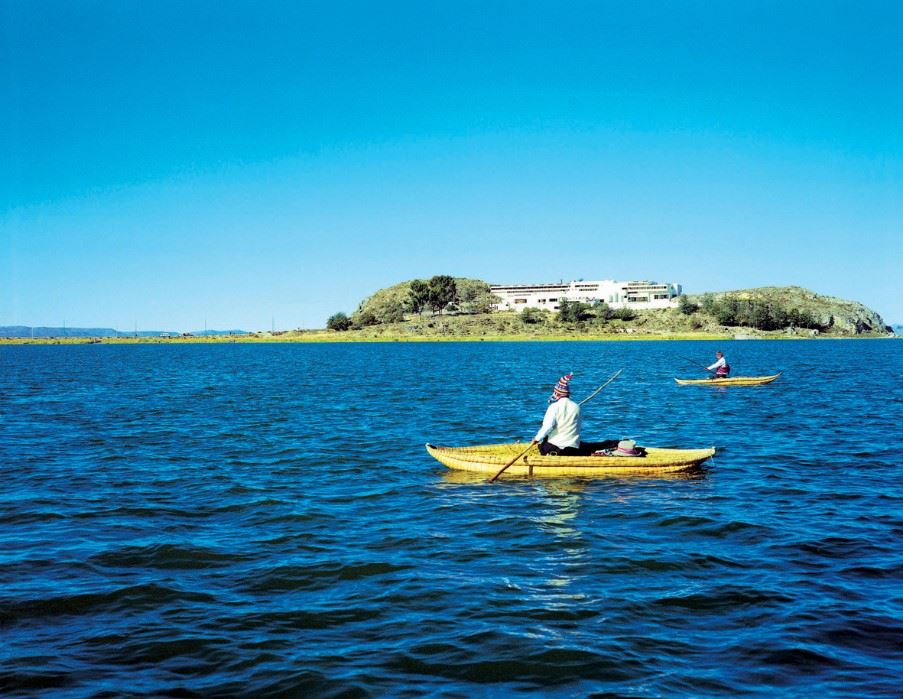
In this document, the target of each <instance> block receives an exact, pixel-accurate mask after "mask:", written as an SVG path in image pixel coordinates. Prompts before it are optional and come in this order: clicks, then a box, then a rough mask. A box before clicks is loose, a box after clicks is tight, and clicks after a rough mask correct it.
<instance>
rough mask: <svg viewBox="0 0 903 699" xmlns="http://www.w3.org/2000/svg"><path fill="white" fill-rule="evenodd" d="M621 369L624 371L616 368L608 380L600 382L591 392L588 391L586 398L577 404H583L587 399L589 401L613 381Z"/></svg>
mask: <svg viewBox="0 0 903 699" xmlns="http://www.w3.org/2000/svg"><path fill="white" fill-rule="evenodd" d="M622 371H624V370H623V369H618V370H617V371H616V372H615V375H614V376H612V377H611V378H610V379H609V380H608V381H606V382H605V383H604V384H602V385H601V386H599V388H597V389H596V390H595V391H593V392H592V393H590V394H589V395H588V396H587V397H586V398H584V399H583V400H582V401H580V403H579V404H580V405H583V404H584V403H586V402H587V401H589V400H590V399H591V398H595V397H596V396H597V395H598V394H599V391H601V390H602V389H603V388H605V387H606V386H607V385H608V384H610V383H611V382H612V381H614V380H615V379H616V378H618V377H619V376H620V375H621V372H622Z"/></svg>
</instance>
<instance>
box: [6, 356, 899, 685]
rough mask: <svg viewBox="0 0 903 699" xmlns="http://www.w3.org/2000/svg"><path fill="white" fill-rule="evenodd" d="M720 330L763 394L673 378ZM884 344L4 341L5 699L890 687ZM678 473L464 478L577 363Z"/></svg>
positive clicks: (891, 583) (610, 412) (608, 407)
mask: <svg viewBox="0 0 903 699" xmlns="http://www.w3.org/2000/svg"><path fill="white" fill-rule="evenodd" d="M718 347H721V348H723V349H724V350H725V352H726V353H727V356H728V359H729V360H730V361H731V364H732V365H733V367H734V370H735V373H740V374H753V375H758V374H767V373H773V372H774V371H778V370H782V371H784V375H783V376H782V377H781V378H780V379H779V380H778V381H777V382H775V383H774V384H771V385H769V386H762V387H753V388H721V389H719V388H710V387H690V386H684V387H679V386H677V385H676V384H674V382H673V380H672V377H674V376H685V377H694V376H698V375H700V373H701V372H699V371H697V370H694V368H693V367H692V366H691V365H690V364H688V363H687V362H686V361H685V359H683V358H685V357H690V358H693V359H696V360H698V361H699V362H708V361H711V359H712V355H713V352H714V350H715V349H716V348H718ZM901 355H903V343H901V342H898V341H814V342H813V341H809V342H767V341H762V342H759V341H755V342H726V343H720V344H718V345H716V344H714V343H710V342H624V343H612V342H609V343H589V342H587V343H523V344H522V343H465V344H454V343H451V344H416V345H410V344H374V345H358V344H354V345H315V346H308V345H253V346H252V345H241V344H233V345H229V344H226V345H216V346H202V345H193V346H192V345H188V346H175V345H163V346H155V345H147V346H137V347H122V346H111V345H94V346H88V345H85V346H71V347H65V346H60V347H57V346H26V347H4V348H0V366H2V367H3V371H2V374H0V467H2V469H3V479H2V482H0V693H5V694H12V695H46V694H52V695H53V696H62V697H88V696H225V695H258V696H266V695H270V696H291V695H295V696H423V695H436V696H450V697H451V696H461V697H472V696H508V695H514V694H519V693H524V694H526V693H535V692H536V691H537V690H540V691H541V693H542V695H544V696H561V697H568V696H578V697H580V696H588V695H592V694H597V695H599V696H624V697H660V696H669V697H670V696H694V697H698V696H735V695H745V696H769V697H770V696H775V695H780V696H800V697H804V696H806V697H808V696H814V695H820V696H850V697H862V696H882V697H883V696H887V697H891V696H900V678H901V677H903V547H901V541H903V489H901V485H900V484H901V458H900V453H901V452H900V449H899V446H900V443H901V441H903V440H901V437H903V428H901V424H903V386H901V378H903V371H901V367H903V362H901ZM622 367H623V368H624V373H623V374H622V375H621V377H620V378H619V379H618V380H617V381H615V382H614V383H613V384H612V385H611V386H609V387H608V388H607V389H605V391H604V392H603V393H601V394H600V395H599V396H598V397H597V398H595V399H594V400H593V401H592V402H591V403H589V404H588V405H587V406H586V417H585V425H584V426H585V432H586V437H587V438H591V439H603V438H611V437H633V438H635V439H637V441H638V442H639V443H641V444H648V445H657V446H677V447H698V446H709V445H712V444H714V445H716V446H717V447H718V454H717V456H716V457H715V460H714V461H713V462H710V463H708V464H706V466H705V467H704V468H703V469H701V470H699V471H697V472H694V473H690V474H687V475H683V476H680V477H672V478H667V479H664V478H651V479H650V478H607V479H597V480H579V479H573V480H556V481H539V480H537V481H529V480H526V479H511V480H507V481H504V480H503V481H502V482H500V483H497V484H494V485H487V484H486V483H485V482H484V481H483V480H474V479H468V478H461V477H455V476H454V475H452V474H449V473H448V472H447V471H446V469H444V467H442V466H441V465H439V464H438V463H436V462H435V461H433V460H432V459H430V458H429V456H428V455H427V454H426V452H425V451H424V450H423V443H424V442H427V441H430V442H434V443H440V444H478V443H485V442H494V441H503V440H512V439H528V438H529V437H530V436H532V434H533V433H534V432H535V430H536V428H537V427H538V425H539V422H540V420H541V417H542V413H543V411H544V409H545V406H546V398H547V396H548V394H549V392H550V390H551V388H552V386H553V385H554V383H555V380H556V379H557V378H558V376H560V375H561V374H562V373H564V372H565V371H574V372H575V378H574V381H573V383H572V386H573V389H574V395H575V397H576V398H578V399H579V398H580V397H582V396H584V395H588V394H589V393H591V392H592V390H593V389H595V388H596V387H597V386H598V385H600V384H602V383H603V382H604V381H605V380H606V379H607V378H608V377H609V376H610V375H611V374H613V373H614V372H615V371H616V370H617V369H619V368H622Z"/></svg>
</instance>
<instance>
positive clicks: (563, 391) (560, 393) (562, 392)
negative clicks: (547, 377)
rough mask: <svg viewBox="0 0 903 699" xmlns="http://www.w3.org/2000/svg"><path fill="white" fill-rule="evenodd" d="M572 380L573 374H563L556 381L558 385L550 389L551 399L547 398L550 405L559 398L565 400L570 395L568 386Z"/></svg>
mask: <svg viewBox="0 0 903 699" xmlns="http://www.w3.org/2000/svg"><path fill="white" fill-rule="evenodd" d="M572 378H574V374H573V372H572V373H570V374H565V375H564V376H562V377H561V378H560V379H558V383H557V384H555V388H554V389H552V397H551V398H549V402H550V403H554V402H555V401H556V400H558V399H559V398H567V397H568V396H570V395H571V388H570V386H569V385H568V384H569V383H570V382H571V379H572Z"/></svg>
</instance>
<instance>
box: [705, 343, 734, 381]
mask: <svg viewBox="0 0 903 699" xmlns="http://www.w3.org/2000/svg"><path fill="white" fill-rule="evenodd" d="M706 370H707V371H714V372H715V373H714V374H713V375H712V376H710V377H709V378H710V379H726V378H727V377H728V376H729V375H730V373H731V367H730V365H729V364H728V363H727V360H726V359H725V358H724V353H723V352H722V351H721V350H718V351H717V352H715V363H714V364H711V365H709V366H707V367H706Z"/></svg>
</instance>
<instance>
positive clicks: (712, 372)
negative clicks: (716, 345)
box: [683, 357, 715, 374]
mask: <svg viewBox="0 0 903 699" xmlns="http://www.w3.org/2000/svg"><path fill="white" fill-rule="evenodd" d="M683 359H684V361H686V362H689V363H690V364H692V365H693V366H695V367H699V368H700V369H703V370H704V371H707V372H709V373H710V374H714V373H715V372H714V371H713V370H712V369H709V368H708V367H707V366H706V365H705V364H700V363H699V362H694V361H693V360H692V359H687V358H686V357H684V358H683Z"/></svg>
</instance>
